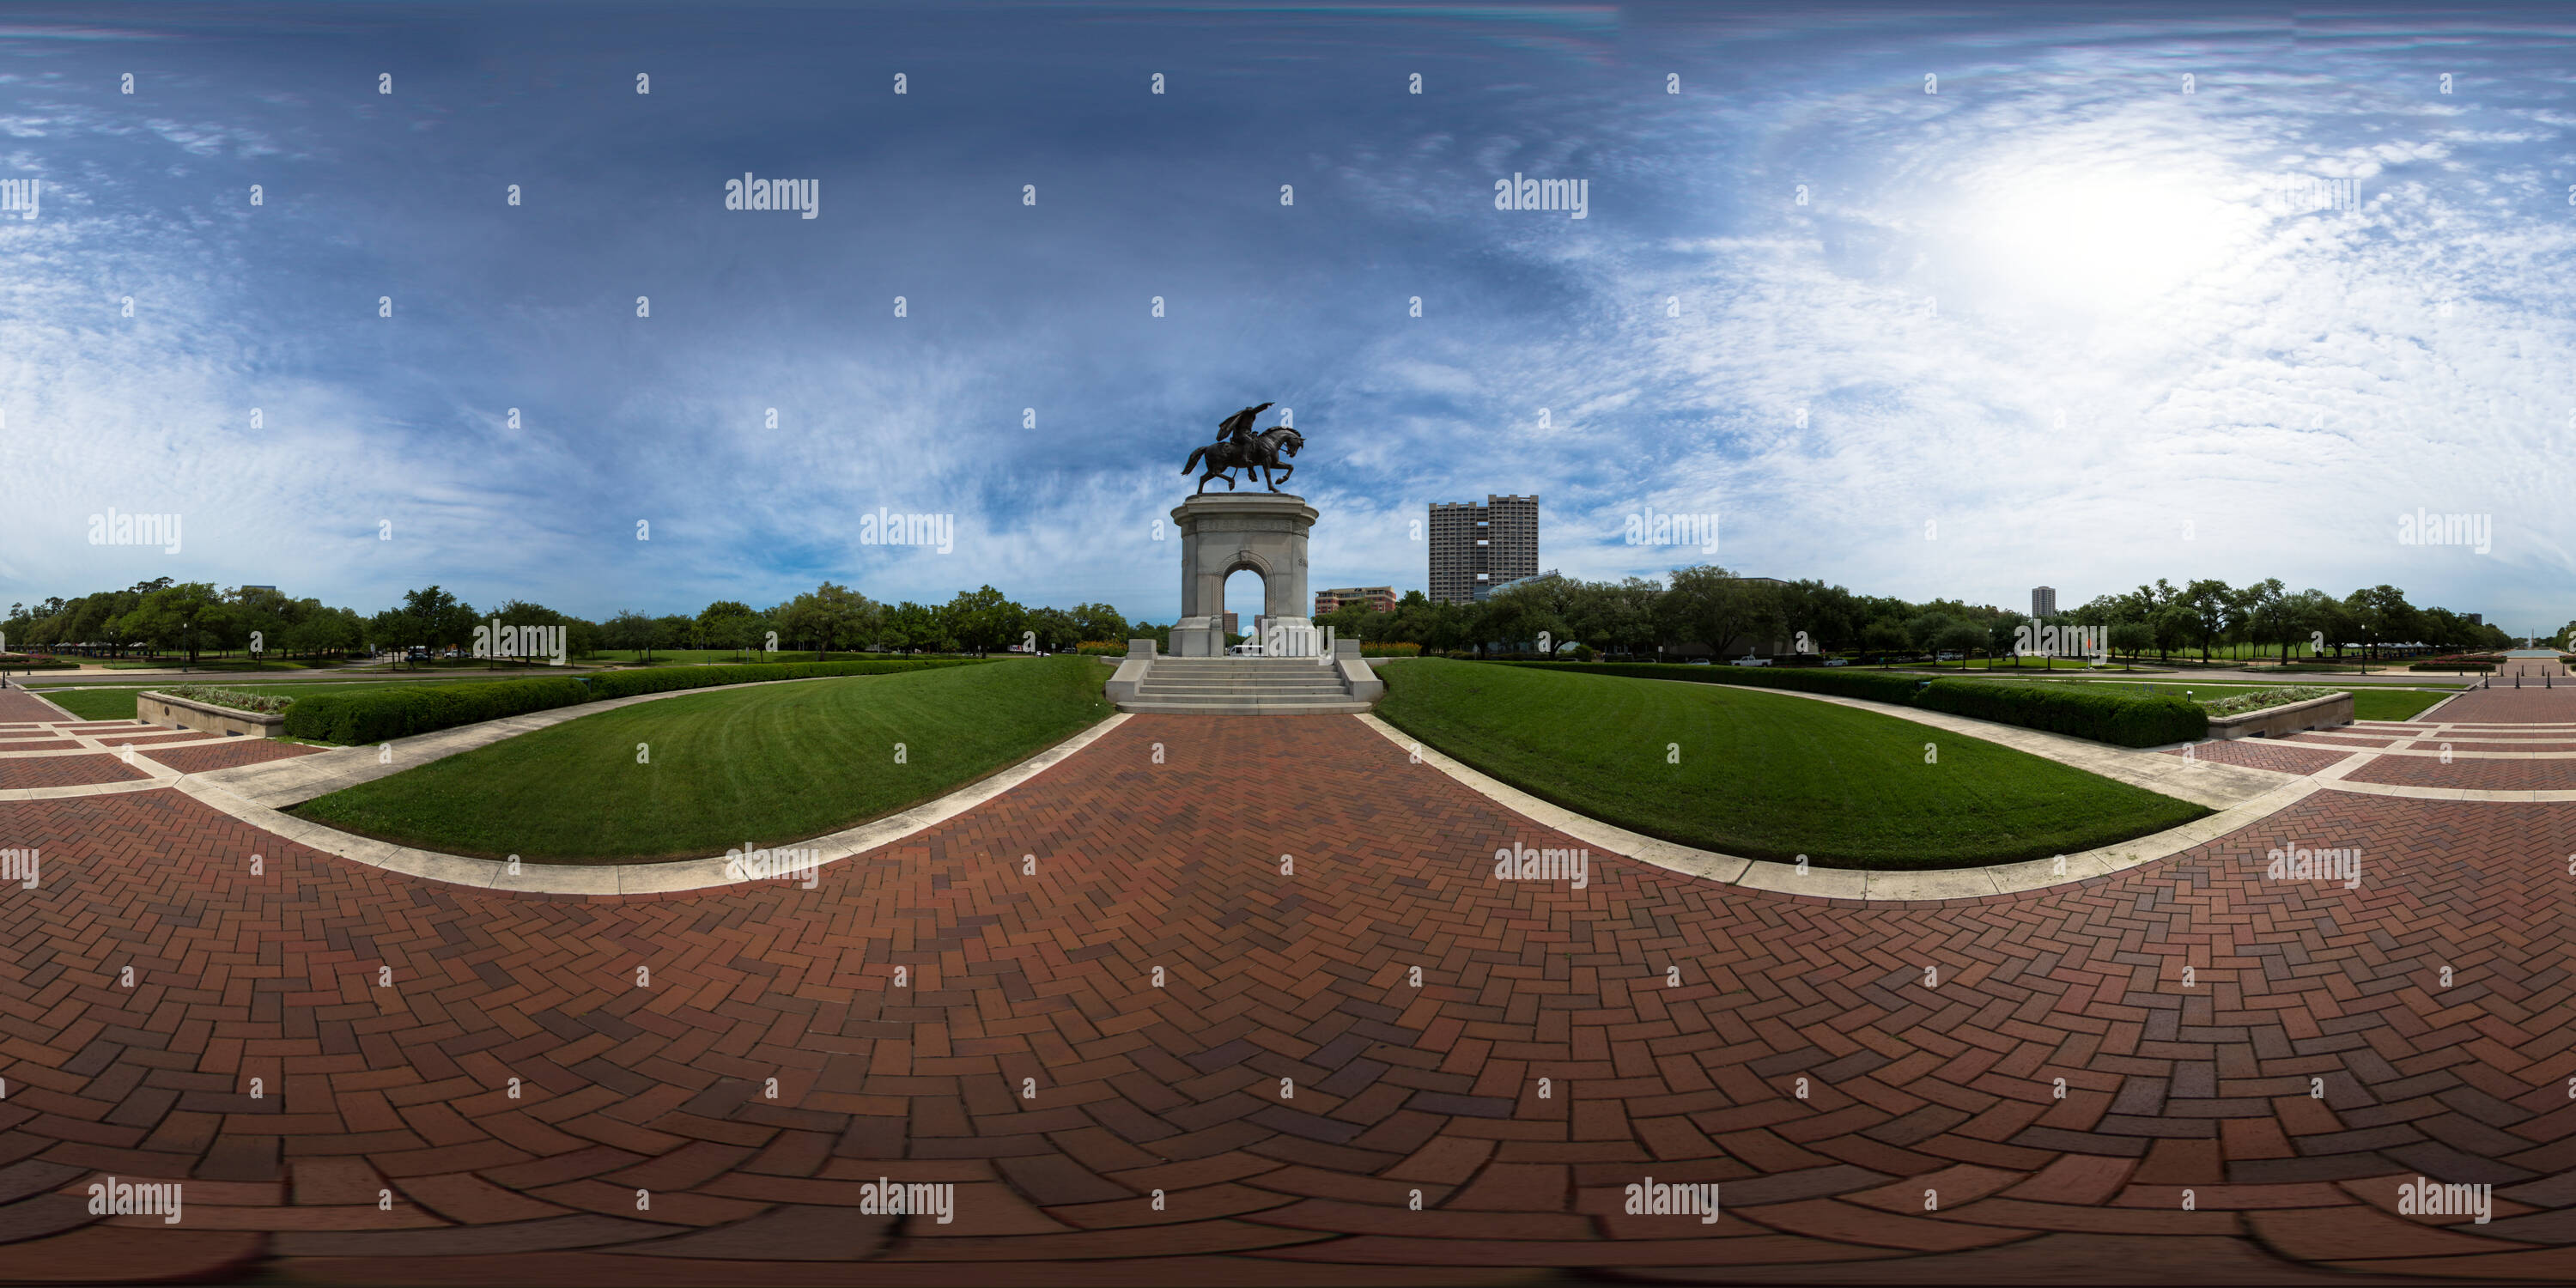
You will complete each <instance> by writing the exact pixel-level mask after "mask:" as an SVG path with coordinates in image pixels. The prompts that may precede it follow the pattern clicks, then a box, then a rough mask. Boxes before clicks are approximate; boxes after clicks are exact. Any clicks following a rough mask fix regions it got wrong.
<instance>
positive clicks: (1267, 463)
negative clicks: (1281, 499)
mask: <svg viewBox="0 0 2576 1288" xmlns="http://www.w3.org/2000/svg"><path fill="white" fill-rule="evenodd" d="M1305 445H1306V439H1305V437H1304V436H1303V435H1301V434H1299V433H1298V432H1297V431H1296V430H1293V429H1290V428H1288V427H1287V426H1285V425H1273V426H1271V427H1270V428H1268V429H1265V430H1263V431H1261V432H1260V433H1258V434H1255V435H1253V436H1252V437H1251V438H1249V439H1246V440H1245V441H1244V444H1243V446H1242V447H1241V448H1240V449H1238V448H1237V447H1236V446H1235V445H1234V443H1233V441H1232V440H1230V439H1229V440H1221V441H1218V442H1215V443H1211V444H1209V445H1207V446H1205V447H1200V448H1195V449H1193V450H1192V451H1191V452H1190V459H1189V463H1188V464H1186V465H1183V466H1181V473H1183V474H1187V473H1189V472H1190V471H1192V470H1195V469H1197V468H1198V467H1199V460H1200V458H1201V457H1205V458H1206V460H1207V473H1205V474H1202V475H1200V476H1199V489H1198V492H1193V493H1191V495H1192V496H1196V495H1198V494H1199V493H1200V492H1205V491H1207V485H1208V483H1209V482H1210V481H1211V480H1214V479H1224V480H1225V486H1226V489H1227V490H1228V491H1232V490H1233V488H1234V474H1233V473H1232V471H1234V470H1242V471H1243V472H1244V477H1246V478H1249V477H1251V476H1252V472H1253V471H1254V470H1259V471H1261V477H1262V481H1263V482H1264V483H1266V484H1268V485H1269V488H1270V490H1271V491H1273V492H1276V491H1278V490H1279V484H1280V482H1281V481H1282V480H1284V479H1286V478H1287V477H1288V476H1289V475H1291V474H1294V473H1296V472H1297V467H1296V466H1294V465H1291V464H1289V463H1288V458H1289V457H1291V456H1295V455H1296V454H1297V449H1298V448H1301V447H1304V446H1305ZM1273 470H1276V471H1278V473H1277V475H1276V476H1273V475H1272V473H1271V471H1273Z"/></svg>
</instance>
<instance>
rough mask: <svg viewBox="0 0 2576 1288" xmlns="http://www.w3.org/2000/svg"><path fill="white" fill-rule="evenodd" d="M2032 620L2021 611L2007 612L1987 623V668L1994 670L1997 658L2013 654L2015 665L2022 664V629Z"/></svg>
mask: <svg viewBox="0 0 2576 1288" xmlns="http://www.w3.org/2000/svg"><path fill="white" fill-rule="evenodd" d="M2030 624H2031V620H2030V619H2029V618H2027V617H2024V616H2022V615H2021V614H2019V613H2013V612H2007V613H2004V614H2002V615H2000V616H1998V617H1996V618H1995V620H1993V621H1991V622H1988V623H1987V624H1986V643H1985V649H1986V669H1988V670H1993V669H1994V665H1995V659H1996V658H1998V657H2001V656H2003V655H2004V654H2006V653H2010V654H2012V660H2013V665H2014V666H2016V667H2018V666H2020V665H2021V652H2020V648H2019V646H2020V643H2021V629H2022V628H2023V627H2025V626H2028V625H2030Z"/></svg>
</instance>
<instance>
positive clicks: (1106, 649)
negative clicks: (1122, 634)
mask: <svg viewBox="0 0 2576 1288" xmlns="http://www.w3.org/2000/svg"><path fill="white" fill-rule="evenodd" d="M1073 651H1074V652H1076V653H1080V654H1082V655H1083V656H1084V657H1125V656H1127V646H1126V645H1125V644H1112V643H1110V642H1108V641H1106V640H1086V641H1084V642H1083V643H1080V644H1076V645H1074V646H1073Z"/></svg>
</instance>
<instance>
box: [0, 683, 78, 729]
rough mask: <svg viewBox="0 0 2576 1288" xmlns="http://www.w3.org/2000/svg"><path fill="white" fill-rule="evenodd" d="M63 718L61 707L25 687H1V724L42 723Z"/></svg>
mask: <svg viewBox="0 0 2576 1288" xmlns="http://www.w3.org/2000/svg"><path fill="white" fill-rule="evenodd" d="M62 718H63V711H62V709H61V708H60V707H57V706H55V705H54V704H53V703H50V702H47V701H45V700H44V699H43V698H40V697H37V696H36V695H35V694H32V693H29V692H27V691H26V690H25V689H0V724H31V723H42V722H45V721H49V720H60V719H62Z"/></svg>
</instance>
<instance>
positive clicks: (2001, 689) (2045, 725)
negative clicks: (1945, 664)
mask: <svg viewBox="0 0 2576 1288" xmlns="http://www.w3.org/2000/svg"><path fill="white" fill-rule="evenodd" d="M1914 705H1916V706H1918V707H1922V708H1924V709H1925V710H1928V711H1947V712H1949V713H1950V714H1951V715H1954V716H1972V717H1974V718H1976V719H1979V720H1992V721H1994V722H1995V723H1997V724H2008V725H2020V726H2021V727H2022V728H2024V729H2041V730H2045V731H2047V732H2049V733H2062V734H2065V735H2067V736H2069V737H2073V738H2090V739H2092V740H2093V741H2095V742H2107V743H2110V744H2112V745H2114V746H2119V747H2160V746H2163V745H2164V744H2166V743H2169V742H2191V741H2194V740H2196V739H2200V738H2205V737H2208V736H2209V713H2208V712H2207V711H2205V710H2203V709H2202V708H2201V705H2200V704H2199V703H2197V702H2194V701H2192V700H2191V699H2189V698H2177V697H2174V696H2172V695H2170V694H2159V695H2157V696H2155V697H2131V696H2129V695H2127V694H2121V693H2103V692H2099V691H2097V690H2093V689H2079V688H2074V687H2071V686H2067V685H2058V684H1979V683H1977V682H1975V681H1973V680H1934V681H1933V682H1932V683H1930V684H1928V685H1926V686H1924V689H1923V692H1921V693H1920V694H1917V695H1916V696H1915V699H1914Z"/></svg>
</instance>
